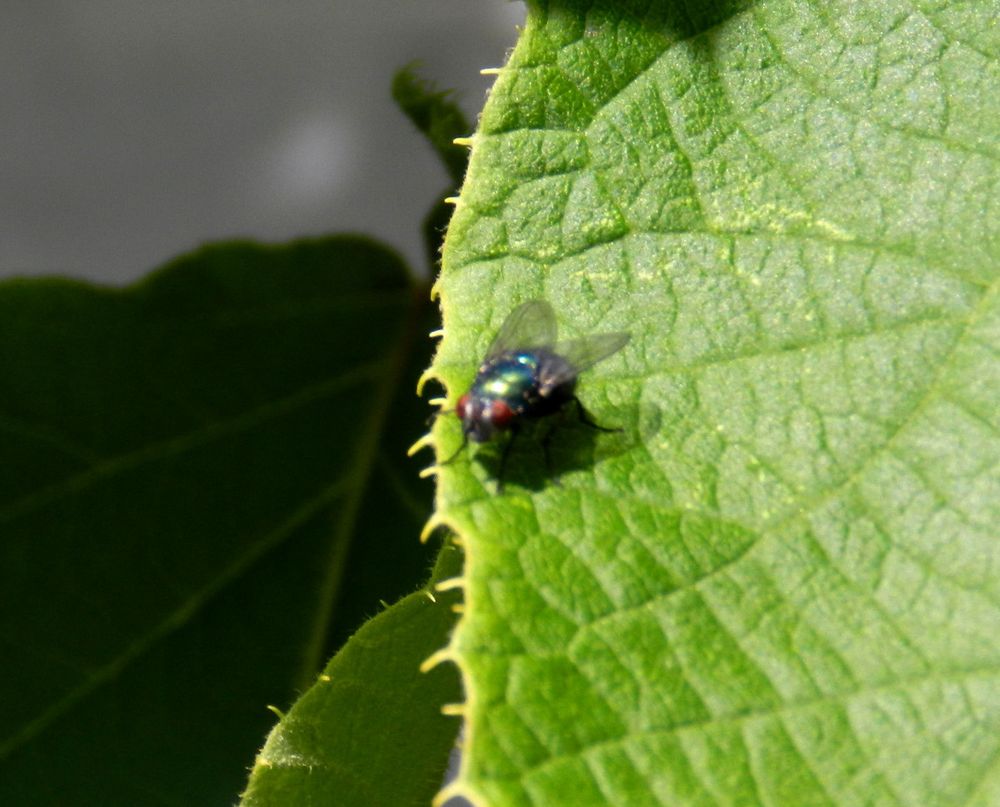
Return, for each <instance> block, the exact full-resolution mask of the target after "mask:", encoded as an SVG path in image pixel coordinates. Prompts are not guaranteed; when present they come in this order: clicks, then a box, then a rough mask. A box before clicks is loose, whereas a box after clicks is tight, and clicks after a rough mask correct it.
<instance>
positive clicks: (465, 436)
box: [438, 431, 469, 466]
mask: <svg viewBox="0 0 1000 807" xmlns="http://www.w3.org/2000/svg"><path fill="white" fill-rule="evenodd" d="M468 444H469V433H468V432H464V431H463V432H462V445H460V446H459V447H458V451H456V452H455V453H454V454H452V455H451V456H450V457H448V459H446V460H445V461H444V462H439V463H438V466H441V465H451V463H453V462H454V461H455V460H456V459H457V458H458V455H459V454H461V453H462V451H463V450H464V449H465V447H466V446H467V445H468Z"/></svg>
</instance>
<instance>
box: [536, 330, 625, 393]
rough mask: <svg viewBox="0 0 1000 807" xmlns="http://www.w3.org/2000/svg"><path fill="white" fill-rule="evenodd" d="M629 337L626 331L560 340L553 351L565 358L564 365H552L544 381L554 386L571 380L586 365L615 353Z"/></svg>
mask: <svg viewBox="0 0 1000 807" xmlns="http://www.w3.org/2000/svg"><path fill="white" fill-rule="evenodd" d="M630 338H631V337H630V336H629V334H627V333H596V334H594V335H593V336H584V337H583V338H581V339H571V340H570V341H568V342H560V343H559V344H557V345H556V346H555V348H554V352H555V353H556V355H558V356H559V357H560V358H561V359H564V360H565V361H564V362H563V364H564V365H565V366H563V367H553V372H552V374H551V376H550V377H548V378H546V383H547V384H548V385H550V386H553V387H556V386H558V385H560V384H562V383H564V382H566V381H571V380H572V379H574V378H576V376H577V375H578V374H579V373H582V372H583V371H584V370H586V369H587V368H588V367H593V366H594V365H595V364H597V362H599V361H603V360H604V359H606V358H607V357H608V356H610V355H612V354H613V353H617V352H618V351H619V350H621V349H622V348H623V347H625V345H626V344H628V340H629V339H630Z"/></svg>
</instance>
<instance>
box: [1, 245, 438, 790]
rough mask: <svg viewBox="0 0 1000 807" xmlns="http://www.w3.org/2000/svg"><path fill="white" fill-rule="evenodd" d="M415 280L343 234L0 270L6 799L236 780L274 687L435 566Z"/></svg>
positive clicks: (307, 680)
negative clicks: (423, 475) (101, 269)
mask: <svg viewBox="0 0 1000 807" xmlns="http://www.w3.org/2000/svg"><path fill="white" fill-rule="evenodd" d="M424 300H426V293H425V292H424V291H423V290H421V289H415V288H414V286H413V283H412V281H411V280H410V279H409V278H408V277H407V275H406V272H405V269H404V267H403V265H402V263H401V262H400V261H399V260H398V258H397V257H396V256H395V255H393V254H392V253H390V252H388V251H387V250H385V249H384V248H382V247H379V246H377V245H375V244H373V243H371V242H368V241H365V240H363V239H358V238H331V239H324V240H317V241H309V242H301V243H298V244H293V245H291V246H288V247H260V246H254V245H249V244H230V245H222V246H218V247H211V248H207V249H204V250H201V251H199V252H196V253H194V254H192V255H190V256H187V257H185V258H182V259H180V260H178V261H175V262H174V263H173V264H171V265H170V266H168V267H167V268H166V269H164V270H162V271H161V272H158V273H156V274H154V275H153V276H152V277H151V278H150V279H148V280H146V281H144V282H142V283H141V284H138V285H136V286H134V287H131V288H128V289H125V290H114V289H103V288H95V287H92V286H88V285H85V284H81V283H75V282H70V281H65V280H41V281H12V282H8V283H5V284H3V285H2V286H0V455H2V456H3V458H4V462H3V463H2V465H0V656H2V658H3V659H4V664H3V665H2V671H0V726H2V731H0V804H3V805H17V807H35V806H36V805H59V807H62V806H63V805H73V807H79V806H80V805H98V806H99V807H113V806H114V805H127V807H135V806H136V805H143V807H145V805H184V807H194V806H195V805H213V807H214V805H220V804H231V803H233V801H234V800H235V798H236V794H237V793H239V791H240V790H241V789H242V788H243V787H244V785H245V781H246V779H245V777H246V769H247V768H248V767H249V765H250V764H251V762H252V760H253V756H254V753H255V752H256V751H257V750H258V749H259V748H260V744H261V742H262V741H263V739H264V736H265V732H266V731H267V728H268V727H269V726H270V725H272V724H273V722H274V717H273V715H272V714H270V713H269V712H268V711H267V710H266V708H265V707H266V705H267V704H269V703H273V704H276V705H278V706H280V707H285V706H286V705H287V703H288V702H289V701H290V700H291V699H292V698H293V697H294V695H295V694H296V693H297V691H301V690H302V689H303V688H304V687H306V686H308V685H309V684H311V683H312V682H313V681H315V676H316V674H317V673H318V672H319V670H320V669H321V667H322V665H323V663H324V662H325V661H326V659H327V658H328V657H329V655H330V654H331V653H332V650H333V648H334V647H335V646H336V645H338V644H339V643H341V642H342V641H343V639H344V638H346V636H347V635H349V633H350V632H352V631H353V630H354V629H355V628H356V627H357V625H358V624H360V622H361V621H362V619H363V618H365V617H368V616H371V615H372V614H374V613H376V612H377V611H378V610H379V609H380V606H379V600H380V598H391V599H395V598H396V597H398V596H400V595H401V594H404V593H407V592H409V591H412V590H413V588H414V587H415V586H417V585H419V584H420V583H421V582H422V581H423V580H424V579H426V574H427V571H426V570H427V568H428V565H429V562H430V561H429V558H428V556H427V553H426V551H425V550H422V549H421V548H420V547H419V545H418V544H417V542H416V540H415V536H416V533H417V531H418V530H419V526H420V524H421V523H422V522H423V521H424V519H425V517H426V513H425V512H424V511H423V507H424V505H423V504H422V502H423V501H424V500H425V499H426V491H424V490H423V489H421V488H420V487H418V485H417V483H416V479H415V474H414V473H413V471H414V470H415V469H414V468H412V467H407V466H406V465H404V464H403V457H404V452H405V448H406V446H407V444H408V443H409V442H412V439H413V436H414V435H415V434H418V433H419V428H420V425H419V424H420V423H421V422H422V421H423V418H424V417H425V416H426V409H425V407H424V406H423V405H422V404H421V403H420V402H419V401H416V400H415V399H414V398H413V395H412V389H413V382H414V380H415V376H416V374H417V373H418V372H419V366H420V363H421V361H423V356H422V352H423V350H424V345H425V344H426V340H425V338H424V334H425V333H426V329H427V326H426V325H425V324H424V323H423V322H422V321H421V320H422V319H423V318H425V317H426V315H427V313H428V312H427V310H426V309H427V308H428V306H427V305H426V304H425V303H424ZM411 465H412V463H411ZM418 467H419V466H418ZM348 564H349V566H348ZM434 750H436V749H431V748H428V750H427V753H428V761H427V765H428V767H431V766H433V765H439V764H441V759H442V758H443V757H444V756H446V753H447V748H446V747H444V748H443V749H442V750H441V751H440V752H439V753H437V754H436V755H434V754H433V751H434Z"/></svg>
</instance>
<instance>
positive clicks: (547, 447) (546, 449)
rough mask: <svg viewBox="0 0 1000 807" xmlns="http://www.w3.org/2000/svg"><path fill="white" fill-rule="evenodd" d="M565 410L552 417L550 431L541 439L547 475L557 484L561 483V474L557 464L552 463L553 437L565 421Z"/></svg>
mask: <svg viewBox="0 0 1000 807" xmlns="http://www.w3.org/2000/svg"><path fill="white" fill-rule="evenodd" d="M565 412H566V410H565V409H562V410H561V411H560V412H559V413H558V414H557V415H556V416H555V417H553V418H552V421H553V422H552V425H551V426H549V429H548V431H546V432H545V436H544V437H543V438H542V440H541V444H542V456H543V457H544V458H545V475H546V476H547V477H548V478H549V479H551V480H552V482H553V484H556V485H559V484H561V483H560V482H559V475H558V474H557V473H556V471H555V465H554V464H553V463H552V438H553V437H554V436H555V434H556V432H557V431H559V427H560V426H562V425H563V423H565V421H566V417H565Z"/></svg>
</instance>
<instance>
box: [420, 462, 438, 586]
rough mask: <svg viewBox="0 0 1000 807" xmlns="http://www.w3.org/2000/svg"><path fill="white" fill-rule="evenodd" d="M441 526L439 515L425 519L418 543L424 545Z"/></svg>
mask: <svg viewBox="0 0 1000 807" xmlns="http://www.w3.org/2000/svg"><path fill="white" fill-rule="evenodd" d="M421 475H423V472H421ZM441 526H444V521H443V519H442V518H441V517H440V516H439V515H437V513H435V514H434V515H432V516H431V517H430V518H429V519H427V523H426V524H424V528H423V529H422V530H421V531H420V543H422V544H426V543H427V541H428V540H429V539H430V537H431V535H432V534H433V532H434V530H436V529H437V528H438V527H441ZM435 588H436V589H437V591H441V589H440V588H438V587H435Z"/></svg>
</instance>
